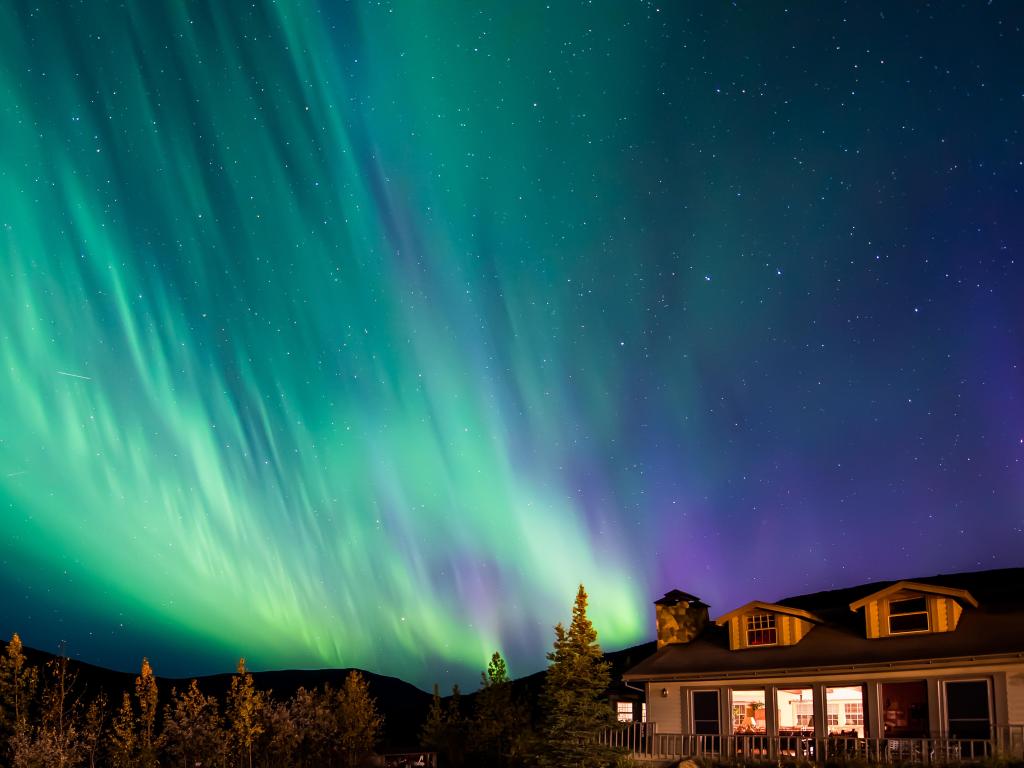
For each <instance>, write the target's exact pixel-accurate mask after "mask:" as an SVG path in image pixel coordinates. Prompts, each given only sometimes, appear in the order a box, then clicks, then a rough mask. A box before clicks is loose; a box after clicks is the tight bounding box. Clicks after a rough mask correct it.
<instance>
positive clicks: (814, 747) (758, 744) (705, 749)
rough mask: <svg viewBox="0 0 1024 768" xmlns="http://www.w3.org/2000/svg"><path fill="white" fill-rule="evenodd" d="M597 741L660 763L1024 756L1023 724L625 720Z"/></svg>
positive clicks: (941, 760) (949, 761) (939, 761)
mask: <svg viewBox="0 0 1024 768" xmlns="http://www.w3.org/2000/svg"><path fill="white" fill-rule="evenodd" d="M602 741H603V742H604V743H606V744H608V745H609V746H612V747H615V748H618V749H622V750H625V751H626V752H627V753H629V754H630V756H631V757H632V758H633V759H634V760H644V761H650V762H658V761H661V762H664V761H669V760H683V759H687V758H703V759H708V760H722V761H727V762H730V763H763V762H776V763H781V762H818V763H821V762H825V761H837V762H841V761H846V760H850V761H858V762H866V763H872V764H878V765H896V764H901V763H917V764H924V765H932V764H935V765H945V764H952V763H965V762H977V761H980V760H984V759H986V758H992V757H1000V758H1006V759H1015V760H1024V725H1002V726H992V727H991V733H990V735H989V738H987V739H964V738H955V739H954V738H884V739H878V738H860V737H849V736H826V737H815V736H814V735H810V734H809V735H806V736H803V735H799V736H768V735H764V734H719V735H696V734H680V733H658V729H657V726H656V724H655V723H651V722H647V723H626V724H623V725H622V726H619V727H617V728H613V729H610V730H608V731H606V732H605V734H604V735H603V737H602Z"/></svg>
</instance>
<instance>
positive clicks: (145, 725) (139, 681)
mask: <svg viewBox="0 0 1024 768" xmlns="http://www.w3.org/2000/svg"><path fill="white" fill-rule="evenodd" d="M135 700H136V701H137V702H138V706H139V721H138V723H139V729H138V734H137V742H136V743H137V748H138V764H139V768H152V767H153V766H155V765H156V764H157V759H156V743H155V731H156V708H157V690H156V677H155V676H154V675H153V668H152V667H151V666H150V665H149V660H148V659H145V658H144V659H143V660H142V670H141V671H140V672H139V675H138V677H136V678H135Z"/></svg>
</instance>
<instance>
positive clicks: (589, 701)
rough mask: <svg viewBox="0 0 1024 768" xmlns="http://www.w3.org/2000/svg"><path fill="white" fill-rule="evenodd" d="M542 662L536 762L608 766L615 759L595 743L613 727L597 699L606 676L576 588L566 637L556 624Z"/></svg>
mask: <svg viewBox="0 0 1024 768" xmlns="http://www.w3.org/2000/svg"><path fill="white" fill-rule="evenodd" d="M548 661H550V662H551V663H550V664H549V666H548V670H547V675H546V677H545V679H544V692H543V701H544V707H545V715H546V719H545V723H544V730H543V736H544V748H543V751H542V754H541V755H538V758H539V762H540V763H541V765H543V766H550V767H551V768H570V767H571V768H601V767H602V766H606V765H608V764H609V763H610V762H612V761H613V760H614V759H615V757H616V754H617V753H616V752H615V751H614V750H612V749H610V748H608V747H606V746H604V745H603V744H601V743H600V741H599V737H600V735H601V733H602V731H603V730H604V729H605V728H608V727H610V726H611V725H613V724H614V715H613V713H612V709H611V706H610V705H609V704H608V702H607V701H605V700H604V699H603V697H604V694H605V692H606V691H607V689H608V685H609V684H610V682H611V674H610V672H609V665H608V663H607V662H606V661H605V660H604V657H603V655H602V653H601V647H600V645H598V642H597V630H595V629H594V625H593V624H592V623H591V621H590V619H589V618H587V592H586V590H585V589H584V587H583V585H582V584H580V588H579V591H578V592H577V593H576V602H575V604H574V605H573V609H572V622H571V623H570V625H569V629H568V631H567V630H566V629H565V628H564V626H563V625H562V624H558V625H557V626H556V627H555V643H554V648H553V649H552V650H551V651H550V652H549V653H548Z"/></svg>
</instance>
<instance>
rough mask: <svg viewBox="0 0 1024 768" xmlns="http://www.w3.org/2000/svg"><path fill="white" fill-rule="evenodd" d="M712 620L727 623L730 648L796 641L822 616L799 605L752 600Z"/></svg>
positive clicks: (788, 643)
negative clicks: (797, 606) (795, 606)
mask: <svg viewBox="0 0 1024 768" xmlns="http://www.w3.org/2000/svg"><path fill="white" fill-rule="evenodd" d="M715 623H716V624H717V625H718V626H720V627H724V626H726V625H728V626H729V648H731V649H732V650H734V651H737V650H740V649H741V648H766V647H769V646H773V645H781V646H784V645H796V644H797V643H799V642H800V639H801V638H802V637H803V636H804V635H806V634H807V633H808V632H810V631H811V627H813V626H814V625H815V624H820V623H821V619H819V618H818V617H817V616H815V615H814V614H813V613H808V612H807V611H805V610H803V609H801V608H793V607H792V606H789V605H780V604H778V603H763V602H761V601H760V600H752V601H751V602H749V603H747V604H746V605H744V606H741V607H739V608H737V609H736V610H734V611H729V613H727V614H725V615H723V616H719V617H718V618H717V619H715Z"/></svg>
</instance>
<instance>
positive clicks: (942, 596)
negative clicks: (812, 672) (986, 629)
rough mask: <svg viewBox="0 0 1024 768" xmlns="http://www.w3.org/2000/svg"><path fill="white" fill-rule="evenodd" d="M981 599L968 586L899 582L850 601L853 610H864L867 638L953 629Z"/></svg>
mask: <svg viewBox="0 0 1024 768" xmlns="http://www.w3.org/2000/svg"><path fill="white" fill-rule="evenodd" d="M967 607H970V608H977V607H978V601H977V600H975V599H974V596H973V595H972V594H971V593H970V592H968V591H967V590H966V589H958V588H956V587H943V586H941V585H938V584H923V583H921V582H917V581H897V582H895V583H893V584H890V585H889V586H888V587H884V588H883V589H880V590H878V591H877V592H872V593H871V594H870V595H865V596H864V597H862V598H861V599H860V600H855V601H853V602H852V603H850V610H851V611H853V612H854V613H856V612H857V611H859V610H862V609H863V611H864V631H865V634H866V635H867V636H868V637H871V638H883V637H898V636H900V635H914V634H925V633H926V632H952V631H954V630H955V629H956V625H957V623H958V622H959V621H960V614H962V613H963V612H964V608H967Z"/></svg>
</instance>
